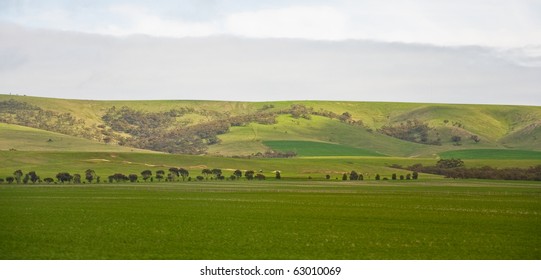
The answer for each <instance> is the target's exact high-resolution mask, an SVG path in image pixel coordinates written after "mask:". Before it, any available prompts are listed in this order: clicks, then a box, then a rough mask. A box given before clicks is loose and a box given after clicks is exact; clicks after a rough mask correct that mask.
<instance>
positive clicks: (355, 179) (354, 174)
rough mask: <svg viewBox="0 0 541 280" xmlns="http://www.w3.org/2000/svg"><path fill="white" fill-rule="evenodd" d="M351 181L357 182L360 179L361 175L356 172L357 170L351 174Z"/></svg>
mask: <svg viewBox="0 0 541 280" xmlns="http://www.w3.org/2000/svg"><path fill="white" fill-rule="evenodd" d="M349 179H350V180H351V181H357V180H358V179H359V174H358V173H357V172H355V170H352V171H351V172H350V173H349Z"/></svg>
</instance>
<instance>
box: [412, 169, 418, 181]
mask: <svg viewBox="0 0 541 280" xmlns="http://www.w3.org/2000/svg"><path fill="white" fill-rule="evenodd" d="M411 178H412V179H413V180H417V179H418V178H419V173H417V171H413V173H412V174H411Z"/></svg>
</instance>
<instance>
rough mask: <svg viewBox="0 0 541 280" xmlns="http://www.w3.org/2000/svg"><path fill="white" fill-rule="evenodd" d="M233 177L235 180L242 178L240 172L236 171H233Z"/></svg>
mask: <svg viewBox="0 0 541 280" xmlns="http://www.w3.org/2000/svg"><path fill="white" fill-rule="evenodd" d="M233 175H235V176H236V177H237V179H240V177H242V171H240V170H239V169H237V170H235V172H233Z"/></svg>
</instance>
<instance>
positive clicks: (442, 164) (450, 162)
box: [436, 158, 464, 168]
mask: <svg viewBox="0 0 541 280" xmlns="http://www.w3.org/2000/svg"><path fill="white" fill-rule="evenodd" d="M436 167H438V168H457V167H464V162H463V161H462V160H461V159H455V158H451V159H440V160H439V161H438V162H437V163H436Z"/></svg>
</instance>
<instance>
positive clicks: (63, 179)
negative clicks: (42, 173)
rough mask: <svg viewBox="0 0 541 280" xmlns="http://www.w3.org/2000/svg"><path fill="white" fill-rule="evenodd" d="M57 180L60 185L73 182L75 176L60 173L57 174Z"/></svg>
mask: <svg viewBox="0 0 541 280" xmlns="http://www.w3.org/2000/svg"><path fill="white" fill-rule="evenodd" d="M56 179H57V180H58V182H60V183H64V182H71V180H73V176H71V175H70V174H69V173H68V172H60V173H58V174H56Z"/></svg>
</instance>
